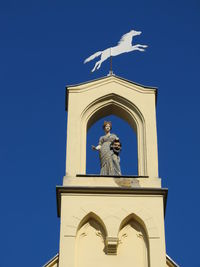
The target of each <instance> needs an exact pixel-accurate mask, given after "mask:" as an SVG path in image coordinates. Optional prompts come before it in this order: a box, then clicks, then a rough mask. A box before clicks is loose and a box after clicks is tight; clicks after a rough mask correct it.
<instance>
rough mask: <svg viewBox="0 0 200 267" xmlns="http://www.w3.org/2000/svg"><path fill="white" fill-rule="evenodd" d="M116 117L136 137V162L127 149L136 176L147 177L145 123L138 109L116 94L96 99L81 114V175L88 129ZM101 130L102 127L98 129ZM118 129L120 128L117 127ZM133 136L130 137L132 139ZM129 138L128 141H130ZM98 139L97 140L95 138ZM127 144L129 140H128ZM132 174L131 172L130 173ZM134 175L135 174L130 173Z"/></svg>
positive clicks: (84, 169) (84, 161)
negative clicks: (105, 118)
mask: <svg viewBox="0 0 200 267" xmlns="http://www.w3.org/2000/svg"><path fill="white" fill-rule="evenodd" d="M112 115H113V116H117V117H118V118H120V119H122V120H123V121H124V122H126V123H128V124H129V126H130V127H131V128H132V129H133V131H135V135H136V137H137V148H135V152H136V153H137V159H138V160H137V161H135V160H134V157H133V155H134V153H132V152H131V151H130V149H129V153H128V154H129V156H130V159H131V161H132V164H133V165H134V164H135V163H134V161H135V162H138V164H136V165H138V171H137V172H136V174H138V176H145V175H147V166H146V145H145V144H146V131H145V129H146V127H145V121H144V118H143V116H142V114H141V112H140V111H139V110H138V108H137V107H136V106H135V105H134V104H133V103H132V102H130V101H129V100H127V99H125V98H123V97H121V96H118V95H116V94H110V95H106V96H103V97H101V98H99V99H97V100H96V101H95V102H92V103H91V104H90V105H89V106H88V107H87V108H86V109H85V110H84V111H83V113H82V118H81V120H82V126H81V127H82V128H83V129H85V130H84V131H82V132H81V137H80V138H81V139H80V140H84V142H81V154H80V156H81V160H80V162H81V166H80V167H81V170H83V173H86V147H87V146H86V141H87V133H88V131H89V129H90V128H91V127H92V125H94V124H95V123H96V122H97V121H99V120H101V119H102V118H104V117H110V116H112ZM100 128H102V126H101V127H100ZM119 128H120V127H119ZM133 136H134V134H132V135H131V137H132V138H134V137H133ZM131 137H130V141H131ZM97 139H98V138H97ZM128 142H129V140H128ZM131 172H132V171H131ZM127 174H130V173H128V171H127ZM131 174H132V175H134V174H135V173H131Z"/></svg>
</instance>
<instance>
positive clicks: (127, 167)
mask: <svg viewBox="0 0 200 267" xmlns="http://www.w3.org/2000/svg"><path fill="white" fill-rule="evenodd" d="M104 121H112V130H111V132H112V133H115V134H116V135H117V136H118V137H119V139H120V141H121V143H122V150H121V152H120V166H121V172H122V175H138V153H137V136H136V132H135V130H133V128H132V127H131V126H130V124H128V123H127V122H126V121H125V120H124V119H121V118H119V117H118V116H115V115H110V116H106V117H103V118H100V119H99V120H98V121H96V122H95V123H94V124H93V125H92V126H91V127H90V128H89V130H88V132H87V154H86V159H87V160H86V173H87V174H99V173H100V162H99V152H98V151H94V150H92V149H91V146H92V145H95V146H96V145H98V142H99V138H100V136H103V135H104V131H103V129H102V125H103V122H104Z"/></svg>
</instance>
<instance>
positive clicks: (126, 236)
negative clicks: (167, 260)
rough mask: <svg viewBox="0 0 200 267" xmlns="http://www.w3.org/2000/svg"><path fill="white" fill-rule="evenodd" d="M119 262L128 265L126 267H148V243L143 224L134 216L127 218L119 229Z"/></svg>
mask: <svg viewBox="0 0 200 267" xmlns="http://www.w3.org/2000/svg"><path fill="white" fill-rule="evenodd" d="M118 239H119V245H118V256H119V261H120V260H121V261H122V262H123V260H124V259H126V262H127V263H128V264H129V265H127V267H129V266H130V267H132V266H142V267H149V266H150V263H149V262H150V260H149V241H148V233H147V230H146V226H145V224H144V222H143V221H142V220H141V219H140V218H139V217H138V216H136V215H134V214H131V215H129V216H127V217H126V218H125V219H124V220H123V221H122V223H121V225H120V228H119V234H118Z"/></svg>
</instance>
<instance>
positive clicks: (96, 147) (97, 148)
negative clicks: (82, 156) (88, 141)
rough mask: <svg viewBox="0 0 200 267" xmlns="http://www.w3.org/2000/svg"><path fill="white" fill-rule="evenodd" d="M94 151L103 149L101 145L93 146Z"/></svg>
mask: <svg viewBox="0 0 200 267" xmlns="http://www.w3.org/2000/svg"><path fill="white" fill-rule="evenodd" d="M92 149H93V150H100V149H101V145H98V146H93V145H92Z"/></svg>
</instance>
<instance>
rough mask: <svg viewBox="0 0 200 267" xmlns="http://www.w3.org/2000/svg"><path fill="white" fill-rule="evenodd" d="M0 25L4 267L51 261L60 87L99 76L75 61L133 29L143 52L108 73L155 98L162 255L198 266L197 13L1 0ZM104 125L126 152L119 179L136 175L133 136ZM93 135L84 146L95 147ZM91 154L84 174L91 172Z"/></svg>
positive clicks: (62, 118)
mask: <svg viewBox="0 0 200 267" xmlns="http://www.w3.org/2000/svg"><path fill="white" fill-rule="evenodd" d="M0 25H1V26H0V40H1V41H0V122H1V131H0V178H1V180H0V181H1V194H0V208H1V214H2V216H1V228H0V229H1V230H0V234H1V242H0V250H1V252H2V253H1V266H2V267H13V266H25V267H26V266H29V267H35V266H42V264H44V263H45V262H46V261H48V260H49V259H50V258H51V257H53V256H54V255H55V254H56V253H57V252H58V248H59V223H60V222H59V219H58V218H57V214H56V194H55V186H56V185H60V184H62V177H63V176H64V174H65V157H66V155H65V153H66V151H65V150H66V149H65V146H66V125H67V114H66V112H65V85H67V84H77V83H80V82H84V81H88V80H92V79H96V78H99V77H102V76H105V75H107V73H108V70H109V61H106V62H104V63H103V64H102V67H101V69H100V70H99V71H97V72H95V73H93V74H91V72H90V70H91V69H92V67H93V64H94V62H91V63H88V64H86V65H84V64H83V60H84V59H85V58H86V57H88V56H89V55H91V54H92V53H94V52H96V51H98V50H102V49H105V48H107V47H110V46H112V45H115V44H116V43H117V42H118V41H119V39H120V37H121V35H122V34H124V33H126V32H128V31H130V30H131V29H132V28H133V29H136V30H141V31H142V35H140V36H139V37H136V38H135V42H136V43H144V44H148V46H149V47H148V49H147V51H146V52H145V53H139V52H133V53H129V54H123V55H121V56H118V57H115V58H113V70H114V73H115V74H116V75H118V76H121V77H124V78H126V79H129V80H132V81H134V82H137V83H140V84H143V85H149V86H156V87H158V102H157V131H158V151H159V173H160V177H161V178H162V183H163V187H167V188H169V195H168V203H167V210H166V219H165V222H166V247H167V253H168V254H169V255H170V256H171V257H172V258H173V259H174V260H175V261H176V262H177V263H179V264H180V266H184V267H185V266H189V267H191V266H192V267H198V266H200V264H199V259H198V254H199V238H200V235H199V225H200V215H199V187H200V177H199V164H200V158H199V150H200V142H199V136H200V126H199V97H200V90H199V62H200V52H199V47H200V35H199V25H200V2H199V1H197V0H190V1H184V0H182V1H180V0H177V1H169V0H168V1H165V0H163V1H158V0H154V1H153V0H150V1H145V0H141V1H129V0H125V1H113V0H110V1H104V0H102V1H89V0H85V1H79V0H78V1H73V2H72V1H67V0H66V1H52V0H49V1H45V0H44V1H37V0H36V1H14V0H10V1H9V0H7V1H1V2H0ZM113 120H114V122H115V124H114V125H113V131H114V132H115V133H116V134H119V136H120V138H122V142H123V144H124V146H123V148H124V149H123V151H122V154H121V158H122V170H124V173H130V172H135V171H136V169H137V167H133V169H131V168H132V167H130V165H127V166H126V165H125V163H123V162H126V160H125V159H126V157H128V153H131V151H132V150H135V149H136V148H135V145H134V144H135V143H134V142H135V141H131V142H132V146H131V151H130V150H129V151H128V150H126V148H125V146H126V145H125V143H126V141H125V139H126V138H130V140H134V138H135V137H133V136H134V134H133V132H132V130H131V129H130V127H129V126H128V125H126V124H125V123H124V122H122V121H120V120H117V119H116V118H113ZM100 124H101V122H99V123H97V124H96V125H95V126H94V127H93V128H91V130H90V132H89V133H88V140H89V141H88V142H91V143H92V142H95V141H96V142H98V138H99V136H100V135H101V134H102V129H101V126H100ZM122 128H123V129H125V130H124V131H123V133H122V132H121V129H122ZM132 137H133V139H132ZM123 139H124V141H123ZM90 152H91V151H90ZM90 152H88V162H91V163H88V164H89V165H88V166H87V168H88V170H89V171H91V172H92V171H96V172H98V171H99V166H98V162H96V167H95V169H92V166H93V164H92V162H93V160H94V158H93V157H96V156H97V155H95V156H93V155H94V154H91V153H90ZM93 153H95V152H93ZM134 153H135V155H136V152H134ZM135 158H136V157H135ZM136 164H137V163H136ZM134 174H135V173H134Z"/></svg>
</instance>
